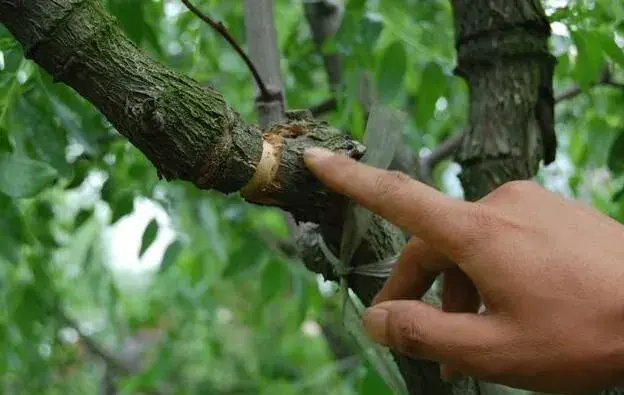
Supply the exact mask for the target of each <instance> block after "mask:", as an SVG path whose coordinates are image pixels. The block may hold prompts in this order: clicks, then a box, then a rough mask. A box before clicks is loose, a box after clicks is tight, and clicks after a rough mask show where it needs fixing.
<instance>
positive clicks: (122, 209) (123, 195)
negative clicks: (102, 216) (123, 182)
mask: <svg viewBox="0 0 624 395" xmlns="http://www.w3.org/2000/svg"><path fill="white" fill-rule="evenodd" d="M109 204H110V205H111V209H112V210H113V217H112V218H111V222H112V223H115V222H117V221H118V220H119V219H120V218H121V217H123V216H125V215H128V214H130V213H131V212H132V210H134V193H133V192H132V190H125V191H122V192H120V193H118V194H116V195H115V198H114V199H113V201H112V202H110V203H109Z"/></svg>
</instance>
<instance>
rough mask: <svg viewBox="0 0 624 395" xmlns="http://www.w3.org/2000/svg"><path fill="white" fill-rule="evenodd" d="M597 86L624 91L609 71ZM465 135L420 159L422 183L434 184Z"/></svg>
mask: <svg viewBox="0 0 624 395" xmlns="http://www.w3.org/2000/svg"><path fill="white" fill-rule="evenodd" d="M596 86H611V87H614V88H618V89H622V90H624V83H621V82H617V81H613V79H612V77H611V75H610V73H608V71H605V72H603V74H602V77H601V78H600V80H599V81H598V82H597V83H595V84H594V85H593V86H592V88H593V87H596ZM581 93H583V90H582V89H581V87H580V86H579V85H574V86H572V87H570V88H568V89H566V90H565V91H563V92H561V93H560V94H559V95H557V96H556V97H555V99H554V100H555V103H561V102H563V101H566V100H569V99H572V98H574V97H576V96H578V95H580V94H581ZM463 135H464V133H459V134H457V135H454V136H452V137H449V138H448V139H446V140H445V141H443V142H442V143H441V144H440V145H439V146H438V147H436V148H435V150H434V151H433V152H431V154H429V155H427V156H425V157H423V158H421V159H420V161H419V174H420V179H421V181H423V182H425V183H427V184H429V185H432V184H433V179H432V177H431V174H432V173H433V170H434V169H435V167H436V166H437V165H438V164H439V163H440V162H442V161H443V160H444V159H446V158H448V157H449V156H451V155H452V154H453V153H454V152H455V150H456V149H457V147H458V146H459V144H460V143H461V140H462V137H463Z"/></svg>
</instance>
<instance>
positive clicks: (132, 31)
mask: <svg viewBox="0 0 624 395" xmlns="http://www.w3.org/2000/svg"><path fill="white" fill-rule="evenodd" d="M104 3H105V5H106V7H107V8H108V9H109V10H110V12H111V13H112V14H114V15H115V16H116V17H117V19H118V21H119V24H120V25H121V26H122V28H123V29H124V30H125V32H126V33H127V34H128V36H129V37H130V39H131V40H132V41H134V42H135V43H136V44H137V45H138V46H140V47H142V48H143V49H144V50H145V51H147V52H148V53H149V54H151V56H153V57H155V58H156V59H158V60H159V61H161V62H163V63H164V64H166V65H168V66H169V67H171V68H173V69H175V70H177V71H178V72H179V73H183V74H185V75H188V76H190V77H192V78H195V79H197V80H198V81H200V82H206V83H211V84H213V85H214V86H216V87H217V88H218V89H219V90H220V91H221V92H222V93H223V95H224V96H225V97H226V99H227V100H228V102H229V103H230V104H231V105H232V106H233V107H234V108H236V109H237V110H238V111H240V112H241V114H242V115H243V117H244V118H245V119H247V120H248V121H249V122H253V121H255V118H256V117H255V114H254V111H253V104H254V94H255V93H254V92H255V91H254V89H255V88H254V84H253V80H252V78H250V75H249V72H248V70H247V69H246V68H245V66H244V64H243V62H242V61H241V60H240V58H238V57H237V55H236V54H235V53H234V51H233V50H232V49H231V48H230V47H229V46H228V44H227V43H226V42H225V41H224V40H223V39H222V38H221V37H219V36H218V35H217V34H215V32H214V31H212V30H211V29H209V28H208V27H207V26H206V25H204V24H203V23H202V22H201V21H200V20H199V19H197V18H196V17H195V16H194V15H192V14H191V13H190V12H187V11H186V10H185V9H184V8H183V6H182V3H181V2H179V1H177V0H150V1H138V0H106V1H104ZM242 3H243V2H242V1H220V0H203V1H199V0H198V1H196V4H197V5H198V6H200V7H201V8H202V9H203V10H204V11H206V12H207V13H208V14H209V15H211V16H212V17H213V18H214V19H217V20H220V21H222V22H223V23H224V24H225V25H226V26H227V27H228V28H229V30H230V31H231V33H232V34H233V35H234V36H235V37H236V38H237V39H238V41H239V42H241V43H243V44H244V43H245V37H244V31H245V30H244V21H243V9H242ZM543 3H544V6H545V8H546V9H547V13H548V15H549V17H550V19H551V22H552V27H553V37H552V40H551V43H552V52H553V54H555V55H556V57H557V60H558V65H557V68H556V76H555V91H556V94H557V95H558V97H559V98H560V99H561V100H560V101H559V102H558V104H557V107H556V121H557V123H556V128H557V133H558V136H559V142H560V145H559V150H558V156H557V161H556V162H555V163H554V164H552V165H550V166H549V167H548V168H545V169H542V171H541V172H540V174H539V177H538V178H539V180H540V182H542V183H543V184H544V185H546V186H547V187H548V188H550V189H553V190H556V191H558V192H560V193H562V194H564V195H566V196H569V197H572V198H577V199H581V200H584V201H586V202H588V203H590V204H592V205H594V206H595V207H596V208H598V209H599V210H601V211H603V212H605V213H607V214H609V215H611V216H613V217H614V218H616V219H617V220H620V221H622V220H624V200H623V196H624V111H622V108H624V89H623V87H624V86H623V85H622V84H623V83H624V52H623V50H622V48H623V47H624V3H622V2H621V1H619V0H591V1H590V0H582V1H581V0H579V1H565V0H557V1H554V0H553V1H545V2H543ZM451 11H452V10H451V8H450V3H449V2H448V1H446V0H432V1H426V2H424V1H417V0H393V1H381V0H377V1H375V0H369V1H366V0H350V1H348V2H346V10H345V13H344V19H343V23H342V25H341V27H340V30H339V31H338V33H337V34H336V36H335V37H334V38H333V39H332V40H330V41H328V42H326V43H325V45H324V46H323V51H325V52H326V53H338V54H340V56H341V57H342V60H343V68H342V81H343V87H342V90H341V92H340V94H339V95H338V100H337V101H338V105H337V109H336V110H335V111H332V112H330V113H327V114H325V115H324V117H325V118H326V119H327V120H328V121H329V122H331V123H332V124H334V125H336V126H338V127H340V128H342V129H344V130H348V131H349V132H350V133H352V134H353V135H354V136H356V137H358V138H360V137H361V136H362V134H363V131H364V127H365V109H364V108H362V104H361V102H360V101H359V100H358V89H360V76H361V75H363V74H366V75H370V76H372V77H373V78H372V80H373V81H374V83H375V88H376V90H377V91H378V92H379V96H380V98H381V99H382V100H384V101H387V102H390V103H393V104H395V105H401V106H403V107H404V108H405V110H406V112H407V113H408V115H409V121H408V124H407V125H406V128H405V144H406V145H407V146H408V147H409V148H410V152H411V153H412V154H413V155H414V156H415V157H416V158H418V157H420V156H423V155H428V154H429V153H430V152H431V151H432V150H435V147H436V146H437V145H438V144H439V143H440V142H441V141H443V140H444V139H446V138H448V137H449V136H452V135H456V134H458V133H461V130H462V129H463V128H464V126H465V122H466V114H467V94H468V90H467V86H466V84H465V83H464V81H462V80H461V79H460V78H458V77H456V76H454V74H453V70H454V66H455V51H454V29H453V20H452V13H451ZM275 12H276V23H277V31H278V38H279V44H280V50H281V52H282V70H283V73H284V76H285V84H286V94H287V97H288V102H289V106H290V107H291V108H307V107H312V106H314V105H316V104H318V103H320V102H322V101H324V100H326V99H327V98H329V97H331V95H332V92H331V90H330V86H329V84H328V82H327V76H326V73H325V70H324V67H323V61H322V57H321V55H320V54H319V53H318V51H317V48H316V47H315V45H314V43H313V41H312V39H311V33H310V29H309V27H308V25H307V24H306V20H305V16H304V7H303V3H302V2H301V1H296V2H293V1H289V0H277V1H276V11H275ZM605 73H607V74H605ZM605 77H608V78H605ZM617 81H620V83H619V84H618V83H617ZM459 171H460V169H459V166H458V165H456V164H454V163H453V162H452V161H451V160H447V161H444V162H443V163H441V164H440V165H439V166H438V167H437V168H436V170H435V172H434V181H435V183H436V185H437V186H438V187H439V188H441V189H443V190H445V191H446V192H448V193H450V194H453V195H457V196H461V188H460V187H459V183H458V181H457V178H456V175H457V173H458V172H459ZM0 229H1V232H2V233H1V236H0V392H1V393H3V394H45V395H48V394H61V393H62V394H96V393H100V392H99V391H102V390H103V388H104V387H105V386H106V385H107V378H110V377H111V375H112V373H111V372H112V371H113V370H114V367H115V366H116V364H118V365H119V366H117V370H118V371H121V372H122V373H129V374H121V375H117V378H118V380H119V382H118V391H119V392H118V393H120V394H131V393H139V392H143V393H162V392H163V391H165V392H166V391H167V390H168V389H172V388H173V389H175V390H174V392H175V393H177V394H197V393H202V394H317V393H318V394H321V393H332V394H355V393H358V394H383V393H388V389H387V388H386V387H385V386H384V384H383V381H382V380H381V379H380V377H379V375H378V374H377V373H376V372H375V371H374V369H372V368H371V367H370V366H369V365H368V364H367V363H366V361H365V359H364V358H362V357H361V356H360V355H359V354H358V351H357V349H355V348H354V347H352V345H351V344H350V343H349V338H348V337H344V334H343V332H342V331H341V329H340V321H339V319H340V316H339V313H338V312H339V301H338V299H337V297H336V294H335V288H334V287H333V286H332V285H331V284H328V283H325V282H324V281H323V280H322V279H320V278H318V277H316V276H315V275H313V274H311V273H309V272H307V271H306V270H305V268H304V267H303V265H302V264H301V263H300V262H299V261H298V260H297V259H296V257H293V256H292V255H289V254H284V253H283V252H280V250H279V249H278V248H276V246H277V245H279V243H281V242H282V241H283V240H285V239H287V238H288V231H287V228H286V225H285V224H284V222H283V218H282V216H281V215H280V213H279V212H277V211H276V210H273V209H269V208H259V207H254V206H251V205H248V204H246V203H244V202H243V201H242V200H241V199H240V198H239V197H238V196H237V195H232V196H223V195H221V194H218V193H211V192H205V191H202V192H200V191H197V190H196V189H195V188H193V187H192V186H190V185H188V184H185V183H180V182H171V183H165V182H163V181H159V180H158V178H157V175H156V172H155V170H154V168H152V166H151V165H150V164H149V163H148V161H147V160H146V159H145V158H144V157H143V156H142V155H141V154H140V153H139V152H138V151H137V150H136V149H134V148H133V147H132V146H131V145H130V144H129V143H128V142H126V141H124V140H123V139H122V138H120V137H119V135H118V134H117V133H116V132H115V131H114V129H113V128H112V127H111V126H110V124H109V123H108V122H107V121H106V119H105V118H104V117H103V116H102V115H101V114H100V113H99V112H98V111H96V110H95V109H94V108H93V107H92V106H91V105H90V104H89V103H87V102H86V101H85V100H84V99H82V98H80V97H79V96H78V95H76V94H75V93H74V92H73V91H72V90H71V89H70V88H67V87H65V86H62V85H55V84H53V83H52V81H51V77H50V76H49V75H47V74H46V73H45V72H42V71H40V70H39V69H38V68H37V67H36V66H35V65H34V64H33V63H32V62H31V61H28V60H26V59H24V57H23V53H22V50H21V48H20V46H19V45H18V44H17V43H16V42H15V41H14V40H13V39H12V38H11V36H10V35H9V34H8V32H6V30H5V29H4V28H3V27H0Z"/></svg>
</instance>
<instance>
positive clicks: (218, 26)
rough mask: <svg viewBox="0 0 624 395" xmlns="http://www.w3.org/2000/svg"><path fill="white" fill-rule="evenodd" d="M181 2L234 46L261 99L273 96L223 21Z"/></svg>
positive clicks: (187, 2) (186, 0)
mask: <svg viewBox="0 0 624 395" xmlns="http://www.w3.org/2000/svg"><path fill="white" fill-rule="evenodd" d="M182 3H184V5H185V6H186V8H188V9H189V10H190V11H191V12H192V13H193V14H195V15H196V16H197V17H198V18H199V19H201V20H202V21H204V22H206V23H207V24H208V25H210V27H212V28H213V29H214V30H216V31H217V32H218V33H219V34H221V36H223V38H225V40H226V41H227V42H228V43H229V44H230V45H231V46H232V48H234V50H235V51H236V53H238V55H240V57H241V59H243V61H244V62H245V64H246V65H247V67H248V68H249V71H251V74H252V75H253V77H254V79H255V80H256V84H258V88H259V89H260V95H261V98H262V99H263V100H270V99H271V98H272V97H273V95H271V92H270V91H269V89H268V88H267V86H266V85H265V84H264V81H262V77H260V73H258V70H257V69H256V66H255V65H254V64H253V62H252V61H251V59H249V56H247V54H246V53H245V51H243V48H241V46H240V45H239V44H238V43H237V42H236V40H235V39H234V37H232V35H231V34H230V32H229V31H228V30H227V29H226V28H225V26H224V25H223V23H221V22H216V21H214V20H213V19H212V18H210V17H209V16H208V15H206V14H204V13H203V12H201V11H200V10H199V9H198V8H197V7H195V6H194V5H193V4H191V3H190V2H189V0H182Z"/></svg>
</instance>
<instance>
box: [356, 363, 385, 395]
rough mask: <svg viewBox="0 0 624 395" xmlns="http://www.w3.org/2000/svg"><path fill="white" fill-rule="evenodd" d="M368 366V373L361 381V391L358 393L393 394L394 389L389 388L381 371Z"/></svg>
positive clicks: (371, 394)
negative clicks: (380, 373)
mask: <svg viewBox="0 0 624 395" xmlns="http://www.w3.org/2000/svg"><path fill="white" fill-rule="evenodd" d="M366 368H367V369H366V375H365V376H364V378H363V379H362V381H361V382H360V385H359V389H360V391H359V392H358V393H359V394H361V395H383V394H387V395H391V394H392V391H391V390H390V388H388V386H387V385H386V383H385V382H384V380H383V379H382V378H381V376H380V375H379V373H378V372H377V371H376V370H375V369H374V368H372V367H370V366H367V367H366Z"/></svg>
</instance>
